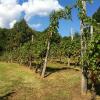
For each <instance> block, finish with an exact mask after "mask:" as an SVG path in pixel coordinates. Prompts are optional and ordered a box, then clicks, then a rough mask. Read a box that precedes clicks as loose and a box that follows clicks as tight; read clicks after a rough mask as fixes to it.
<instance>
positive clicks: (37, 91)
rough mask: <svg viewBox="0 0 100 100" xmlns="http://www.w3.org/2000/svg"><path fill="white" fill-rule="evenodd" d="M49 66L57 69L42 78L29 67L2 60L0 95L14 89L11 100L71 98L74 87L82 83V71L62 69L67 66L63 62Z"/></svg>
mask: <svg viewBox="0 0 100 100" xmlns="http://www.w3.org/2000/svg"><path fill="white" fill-rule="evenodd" d="M48 66H49V68H51V70H50V71H51V72H52V71H53V70H55V71H54V72H53V73H51V74H50V75H49V76H48V77H46V78H44V79H41V78H40V76H39V75H38V74H36V73H34V71H33V70H30V69H28V68H27V67H24V66H19V65H18V64H8V63H3V62H0V97H2V96H5V95H6V94H8V93H12V92H13V91H14V92H15V93H14V94H13V95H12V97H11V96H10V97H9V99H10V100H71V95H72V94H71V93H72V91H73V87H75V86H76V85H77V84H79V83H80V72H79V71H76V70H73V69H64V70H62V69H61V68H63V67H66V66H63V65H61V64H52V63H50V64H49V65H48ZM55 68H56V69H55ZM57 68H58V69H59V68H60V69H59V70H57ZM66 68H67V67H66Z"/></svg>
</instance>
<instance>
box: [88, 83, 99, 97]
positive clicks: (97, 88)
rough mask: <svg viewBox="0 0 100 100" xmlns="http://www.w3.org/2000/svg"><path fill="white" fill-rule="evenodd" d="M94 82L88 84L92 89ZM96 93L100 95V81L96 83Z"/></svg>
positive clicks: (89, 88)
mask: <svg viewBox="0 0 100 100" xmlns="http://www.w3.org/2000/svg"><path fill="white" fill-rule="evenodd" d="M91 88H92V84H88V90H91ZM95 92H96V95H98V96H100V82H98V83H96V84H95Z"/></svg>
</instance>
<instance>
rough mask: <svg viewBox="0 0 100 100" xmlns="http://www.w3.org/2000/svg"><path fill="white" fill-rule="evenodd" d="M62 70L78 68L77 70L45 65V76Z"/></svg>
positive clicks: (68, 68)
mask: <svg viewBox="0 0 100 100" xmlns="http://www.w3.org/2000/svg"><path fill="white" fill-rule="evenodd" d="M64 70H75V71H79V70H77V69H74V68H70V67H62V68H52V67H47V69H46V75H45V77H47V76H49V75H51V74H52V73H55V72H60V71H64Z"/></svg>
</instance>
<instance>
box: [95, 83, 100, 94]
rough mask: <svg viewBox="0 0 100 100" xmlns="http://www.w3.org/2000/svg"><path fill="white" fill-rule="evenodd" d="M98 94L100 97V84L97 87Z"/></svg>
mask: <svg viewBox="0 0 100 100" xmlns="http://www.w3.org/2000/svg"><path fill="white" fill-rule="evenodd" d="M95 89H96V94H97V95H99V96H100V82H99V83H98V84H96V85H95Z"/></svg>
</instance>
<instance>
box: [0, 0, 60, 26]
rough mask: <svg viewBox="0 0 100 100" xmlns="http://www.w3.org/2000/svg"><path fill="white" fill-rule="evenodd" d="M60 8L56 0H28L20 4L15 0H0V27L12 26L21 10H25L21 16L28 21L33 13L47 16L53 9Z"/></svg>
mask: <svg viewBox="0 0 100 100" xmlns="http://www.w3.org/2000/svg"><path fill="white" fill-rule="evenodd" d="M60 8H62V6H61V5H60V4H59V2H58V0H28V1H27V2H23V4H22V5H20V4H18V2H17V0H0V27H2V28H12V27H13V25H14V23H15V22H16V21H18V20H19V19H20V17H21V15H22V12H25V15H24V16H23V18H25V19H26V20H27V21H28V20H29V19H30V18H31V17H33V16H35V15H39V16H48V15H49V14H50V13H51V12H52V11H53V10H59V9H60ZM35 27H36V26H35ZM37 27H39V25H37Z"/></svg>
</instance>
